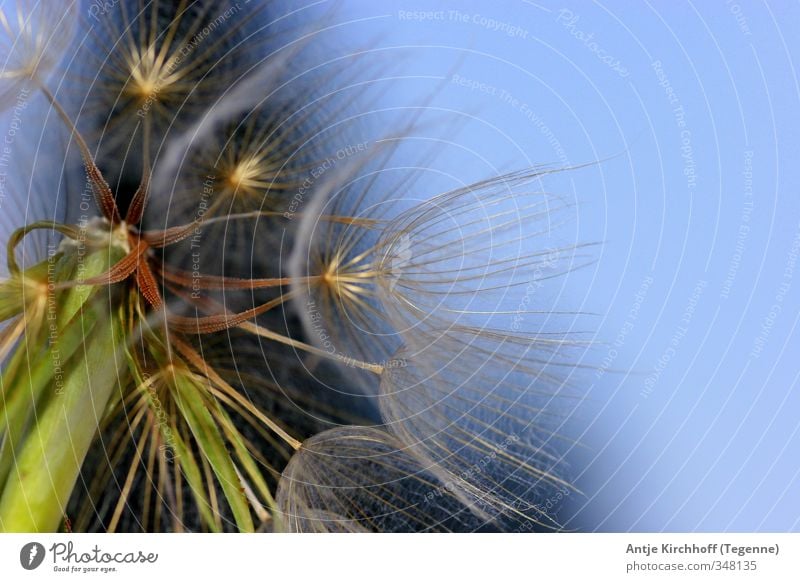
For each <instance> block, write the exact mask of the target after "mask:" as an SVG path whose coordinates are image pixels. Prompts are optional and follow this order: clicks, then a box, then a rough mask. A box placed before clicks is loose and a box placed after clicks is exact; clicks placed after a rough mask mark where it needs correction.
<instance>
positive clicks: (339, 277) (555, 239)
mask: <svg viewBox="0 0 800 582" xmlns="http://www.w3.org/2000/svg"><path fill="white" fill-rule="evenodd" d="M61 4H62V3H60V2H54V1H50V0H39V1H35V0H29V1H25V0H19V1H16V2H5V3H4V4H3V6H2V9H1V10H2V12H0V29H2V30H1V32H2V52H0V62H2V63H3V73H2V76H1V77H0V83H1V84H0V96H1V97H0V106H2V107H3V108H5V109H6V111H7V112H8V111H9V110H10V108H14V107H15V106H16V108H15V109H13V110H12V111H14V112H15V113H13V115H17V113H16V110H17V109H19V110H20V111H22V110H23V109H24V110H26V111H27V112H28V113H32V112H37V115H36V118H37V119H39V123H40V124H41V125H40V130H41V132H42V136H44V135H45V134H46V135H47V136H49V137H48V138H47V139H45V138H43V137H42V138H40V136H38V135H35V133H34V132H33V131H32V130H31V129H30V126H26V127H28V129H27V130H26V132H25V133H24V134H22V133H20V135H18V136H17V138H16V139H17V140H18V141H20V142H22V141H24V140H25V139H29V140H31V142H32V144H33V145H34V146H35V148H34V152H33V153H28V152H26V150H25V149H24V145H25V144H23V143H20V144H19V146H16V147H15V148H14V153H15V155H16V156H17V157H18V158H20V159H24V161H25V163H19V164H18V165H17V168H16V171H17V178H16V180H15V181H14V182H13V183H12V182H9V183H8V185H7V187H6V190H8V193H7V196H8V197H14V199H15V200H16V202H14V203H13V204H16V205H17V206H16V208H17V210H16V211H14V210H13V208H12V209H9V210H8V211H6V210H5V209H3V210H2V212H3V214H2V218H0V221H1V223H2V224H1V226H2V229H0V232H2V234H3V238H4V242H6V244H7V249H8V252H7V271H6V272H4V273H2V274H3V278H2V280H0V321H2V325H3V327H2V328H0V361H2V376H0V382H1V384H0V391H1V393H2V399H1V400H0V530H3V531H56V530H59V529H64V530H68V531H94V530H100V531H213V532H218V531H240V532H253V531H496V530H514V529H520V528H531V527H534V528H540V529H545V530H546V529H553V530H555V529H559V523H558V520H557V519H556V517H555V516H554V515H552V514H551V513H549V512H548V511H547V510H545V509H543V505H542V503H543V501H544V500H547V499H548V497H550V496H552V492H553V491H557V490H567V489H572V486H571V485H570V483H569V478H568V475H567V474H566V471H565V470H564V468H563V467H562V465H563V462H562V455H561V451H562V449H563V446H564V442H563V440H562V439H561V437H560V436H559V428H560V426H561V422H562V419H563V416H564V412H565V411H566V410H568V409H569V406H570V403H571V402H572V401H573V399H575V398H578V397H580V392H579V390H578V389H577V387H576V386H575V381H574V380H571V370H572V366H571V362H572V361H573V359H572V357H573V353H574V352H576V351H577V350H580V349H583V347H584V343H583V341H582V335H581V334H580V333H579V332H577V331H575V330H574V325H573V323H572V320H573V318H574V316H575V313H573V312H569V311H564V312H562V311H558V310H556V309H554V308H553V306H552V305H551V304H549V303H548V296H547V294H546V293H545V292H544V288H545V287H546V286H547V285H548V284H550V283H552V284H553V285H554V286H555V291H556V292H557V291H558V285H559V281H561V280H562V278H561V277H560V276H561V275H563V274H564V273H565V272H568V271H570V270H572V269H576V268H579V267H580V266H582V265H584V264H586V263H587V262H588V261H590V260H591V256H590V254H589V253H588V251H587V248H588V246H587V245H582V244H578V243H576V242H575V241H574V240H572V239H571V237H570V235H569V232H568V226H569V224H570V218H571V217H570V209H571V204H569V203H568V202H567V201H565V200H563V199H561V198H559V197H558V196H555V195H551V194H547V193H544V192H543V191H542V184H543V183H544V181H546V178H547V175H548V174H549V173H551V172H552V171H555V170H553V169H547V168H536V169H532V170H528V171H521V172H514V173H509V174H505V175H501V176H496V177H492V178H489V179H487V180H485V181H483V182H480V183H477V184H471V185H463V186H462V187H459V188H456V189H454V190H449V191H447V192H444V193H441V194H425V195H420V194H418V193H416V192H417V184H418V183H419V184H422V183H424V181H423V180H422V176H421V173H423V172H424V161H425V160H426V159H427V158H426V157H425V156H424V155H420V158H421V159H422V162H423V163H421V164H420V167H421V168H423V171H422V172H420V171H419V169H414V168H410V169H409V168H407V167H403V165H402V164H399V163H398V164H397V165H396V166H395V167H390V166H391V163H392V160H395V159H400V155H401V153H402V151H403V147H404V145H405V144H408V143H411V144H412V145H413V137H414V132H415V131H417V130H418V129H420V128H421V127H422V126H423V125H424V124H423V123H421V122H418V120H417V119H416V118H415V117H414V115H413V114H412V115H411V116H410V117H411V118H410V119H408V118H404V119H401V120H399V121H398V120H396V119H392V120H391V121H392V123H393V124H394V125H393V126H394V127H395V128H396V131H395V132H391V131H386V130H385V126H384V127H383V128H380V129H379V130H377V131H378V139H374V138H373V139H363V140H362V139H361V138H362V136H363V135H364V134H366V133H370V132H372V131H376V130H374V129H373V128H371V127H370V126H369V125H370V122H369V120H368V116H366V115H361V114H360V113H359V111H358V107H359V105H360V101H359V100H358V99H355V98H354V95H358V94H360V93H362V92H364V88H363V84H362V83H360V81H359V77H358V74H357V72H353V71H358V69H359V67H367V66H368V65H367V61H366V60H365V59H360V58H355V57H353V58H347V59H345V58H330V59H328V60H324V59H323V61H322V63H321V64H319V65H314V63H315V62H316V61H315V60H314V59H316V58H317V54H316V53H315V51H316V44H315V43H324V42H327V41H325V40H324V35H323V33H324V31H325V23H324V22H323V23H321V24H319V27H318V28H314V29H312V31H311V32H309V30H308V28H307V25H306V27H305V28H304V26H301V25H300V24H298V21H297V20H296V18H298V16H297V15H295V14H294V13H293V12H289V13H287V14H281V13H280V12H279V11H278V9H277V8H273V7H272V6H270V5H268V3H265V2H252V3H248V4H247V6H246V7H245V6H244V5H241V6H240V4H238V3H230V4H229V3H226V2H212V1H210V0H209V1H205V0H203V1H195V2H189V1H181V2H176V3H162V2H159V1H157V0H152V1H145V0H121V1H120V2H118V3H117V4H116V5H115V6H113V7H110V8H109V9H108V10H106V11H104V12H103V13H102V14H99V13H97V11H92V10H91V8H87V6H86V5H85V4H86V3H81V2H68V3H67V7H66V9H63V8H62V6H61ZM56 5H58V8H57V7H56ZM56 15H57V17H56ZM81 15H83V16H81ZM298 31H299V32H298ZM320 31H322V32H320ZM317 34H319V35H320V36H319V37H318V36H316V35H317ZM67 46H71V47H75V48H74V50H73V51H72V52H70V50H67V48H66V47H67ZM323 52H324V51H323ZM65 54H66V56H64V55H65ZM73 54H74V55H76V56H75V57H74V58H71V57H72V55H73ZM82 55H83V56H82ZM307 62H308V63H310V64H308V65H306V63H307ZM375 99H377V97H376V98H375ZM364 101H366V102H369V103H372V101H370V97H369V96H368V97H367V98H365V99H364ZM20 103H22V105H20ZM364 105H365V106H366V103H364ZM26 119H27V117H26ZM420 131H421V129H420ZM34 138H35V139H34ZM353 144H357V145H353ZM365 144H368V145H365ZM74 149H77V156H76V155H75V152H74ZM40 154H42V155H43V154H53V155H55V157H56V158H57V159H60V165H59V164H54V165H50V164H42V163H41V161H39V160H40V158H39V157H38V156H39V155H40ZM42 159H43V158H42ZM81 172H85V178H84V179H80V174H81ZM44 173H50V174H51V175H52V179H50V178H48V179H46V180H45V176H44ZM40 176H41V177H40ZM76 176H78V177H77V178H76ZM37 180H44V182H45V183H46V184H47V186H46V187H47V188H52V189H51V190H47V191H45V192H44V198H42V193H41V192H40V187H39V182H37ZM12 186H13V189H12ZM412 193H413V194H412ZM48 196H49V197H48ZM26 198H27V199H28V200H29V201H30V202H26V201H25V199H26ZM42 200H44V202H42ZM90 202H91V205H90V204H89V203H90ZM37 205H42V206H37ZM520 322H521V324H520ZM531 524H533V525H531Z"/></svg>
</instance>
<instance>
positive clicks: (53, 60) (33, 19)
mask: <svg viewBox="0 0 800 582" xmlns="http://www.w3.org/2000/svg"><path fill="white" fill-rule="evenodd" d="M76 22H77V1H76V0H64V1H63V2H59V1H57V0H11V1H7V2H4V3H3V5H2V6H0V66H1V67H2V71H0V109H5V108H7V107H10V106H11V105H12V104H13V103H14V102H15V101H16V100H17V98H18V97H19V93H20V91H22V90H24V89H25V88H26V86H28V85H29V84H30V83H33V85H34V87H35V86H36V85H37V84H39V83H42V82H44V81H45V80H46V78H47V76H48V75H49V74H50V73H51V72H52V71H53V69H54V68H55V67H56V66H57V65H58V63H59V62H60V61H61V59H62V58H63V56H64V52H65V50H66V48H67V46H69V44H70V42H71V40H72V37H73V34H74V32H75V25H76Z"/></svg>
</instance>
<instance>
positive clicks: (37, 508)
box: [0, 315, 123, 532]
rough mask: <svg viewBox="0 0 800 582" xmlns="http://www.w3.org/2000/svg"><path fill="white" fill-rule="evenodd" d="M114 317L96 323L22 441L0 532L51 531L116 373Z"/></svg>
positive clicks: (1, 507)
mask: <svg viewBox="0 0 800 582" xmlns="http://www.w3.org/2000/svg"><path fill="white" fill-rule="evenodd" d="M119 341H120V324H119V321H118V320H117V317H116V315H112V316H111V317H110V318H109V319H108V320H107V321H102V322H99V323H98V325H96V327H95V330H94V333H93V334H92V336H91V338H90V339H89V340H88V342H87V343H86V347H85V351H84V353H82V354H78V355H77V356H76V360H74V361H73V363H72V364H73V365H72V366H71V369H70V371H69V373H68V375H67V376H66V380H65V382H64V386H63V392H62V394H60V395H54V396H53V398H52V399H51V400H50V401H49V402H48V403H47V405H46V406H45V409H44V410H43V411H42V413H41V415H40V416H39V417H38V419H37V423H36V426H35V427H34V428H33V429H32V431H31V433H30V434H29V435H28V436H27V438H26V439H25V442H24V444H23V446H22V447H21V450H20V453H19V456H18V457H17V459H16V463H15V467H14V470H12V472H11V474H10V475H9V478H8V482H7V483H6V486H5V488H4V490H3V494H2V497H0V531H6V532H49V531H55V530H56V529H57V528H58V525H59V523H60V522H61V520H62V518H63V517H64V512H65V508H66V504H67V501H68V500H69V497H70V494H71V493H72V489H73V487H74V485H75V481H76V480H77V478H78V473H79V471H80V468H81V465H82V464H83V460H84V458H85V457H86V454H87V452H88V451H89V446H90V445H91V443H92V441H93V439H94V437H95V435H96V433H97V427H98V424H99V423H100V420H101V419H102V416H103V413H104V411H105V408H106V404H107V403H108V400H109V398H110V396H111V393H112V391H113V389H114V387H115V386H117V385H118V381H119V378H118V376H119V374H120V372H121V370H122V363H123V362H122V358H121V357H120V355H119V354H118V349H117V348H118V346H119Z"/></svg>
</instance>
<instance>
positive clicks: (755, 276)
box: [336, 0, 800, 531]
mask: <svg viewBox="0 0 800 582" xmlns="http://www.w3.org/2000/svg"><path fill="white" fill-rule="evenodd" d="M336 21H337V22H338V23H340V26H339V28H338V34H340V35H341V38H342V39H343V41H344V42H348V43H352V44H353V45H354V46H355V45H357V44H358V43H359V42H363V41H364V40H365V39H366V40H368V41H369V46H370V47H371V50H373V51H375V52H376V53H377V54H380V56H381V59H385V60H384V61H383V62H385V63H391V64H392V66H391V67H386V69H385V70H386V72H385V74H386V75H393V76H397V77H398V79H397V80H396V81H394V82H393V83H392V90H391V91H389V92H387V93H386V94H385V95H384V96H383V97H382V100H383V101H382V103H383V104H384V105H386V106H402V105H403V104H406V105H407V104H413V103H420V102H422V101H423V100H425V102H426V105H427V106H428V107H430V108H431V109H432V110H433V111H435V112H438V113H441V114H442V116H443V118H446V117H447V116H450V117H456V118H459V119H461V120H462V121H464V123H463V124H462V125H461V126H460V129H459V130H458V131H457V132H450V130H449V127H450V126H448V125H446V124H444V123H443V127H442V134H446V135H447V136H448V137H449V138H450V139H451V141H450V142H449V143H448V145H446V147H444V148H443V151H442V155H441V156H440V157H439V159H438V160H437V161H436V164H437V169H438V170H439V171H441V172H442V175H443V176H446V178H445V179H444V180H443V182H445V183H446V182H448V181H451V182H453V183H458V182H459V181H463V182H469V181H471V180H475V179H480V178H484V177H486V176H488V175H492V174H494V173H498V172H500V171H504V170H509V169H518V168H522V167H527V166H532V165H536V164H542V163H546V164H550V165H554V166H563V165H579V164H584V163H588V162H596V161H598V160H600V161H601V162H600V163H597V164H593V165H590V166H589V167H585V168H583V169H577V170H572V171H569V172H564V173H559V174H554V175H552V176H549V177H548V178H547V179H546V181H545V182H543V186H544V187H546V188H547V190H548V191H552V192H554V193H558V194H559V195H562V196H565V197H566V198H568V199H571V200H574V201H575V202H577V204H578V206H577V208H578V210H577V216H576V220H575V224H574V227H575V228H574V233H573V234H574V236H575V237H576V240H580V241H584V242H591V241H601V242H602V243H603V244H602V245H601V246H599V247H598V248H597V249H596V250H595V255H596V261H595V262H594V264H593V265H592V266H591V267H590V268H587V269H582V270H580V271H577V272H575V273H572V274H571V275H570V276H569V277H567V278H566V279H565V282H564V287H563V292H562V293H560V294H559V295H558V297H557V298H556V299H555V300H554V301H555V302H557V303H560V302H562V301H563V305H568V306H570V307H571V308H574V309H579V310H583V311H591V312H594V313H598V314H599V315H598V316H596V317H593V318H591V319H589V320H588V321H589V323H590V324H591V326H592V330H593V332H594V334H595V335H594V338H595V341H596V342H597V345H596V346H595V348H594V349H593V350H591V351H590V353H589V354H588V355H587V356H586V362H587V363H591V364H593V365H594V366H597V367H598V370H596V371H590V372H588V373H586V374H585V375H584V376H583V377H582V379H581V382H582V388H583V390H584V393H585V395H586V401H585V403H584V404H583V405H581V406H580V407H578V408H577V409H576V410H574V411H573V413H572V414H571V416H570V418H569V428H568V430H569V431H570V432H571V434H572V435H573V436H575V437H577V438H578V440H579V442H580V443H581V447H575V448H574V449H573V450H572V451H571V452H570V462H571V466H572V472H573V476H574V478H575V480H576V483H577V485H578V486H579V487H580V488H581V490H582V491H583V492H584V496H581V497H579V496H573V497H571V498H570V502H569V504H568V506H567V507H565V508H564V510H563V511H562V513H561V517H562V519H564V520H565V521H567V525H568V526H570V527H574V528H577V529H582V530H594V529H599V530H614V531H627V530H645V531H676V530H678V531H693V530H701V531H722V530H724V531H749V530H768V531H784V530H794V531H796V530H799V529H800V464H799V463H798V458H800V454H799V453H800V430H799V429H800V415H798V413H797V411H798V410H800V390H799V389H798V373H799V372H800V366H798V353H800V341H799V339H798V338H799V337H800V335H799V334H798V328H797V324H798V314H799V313H800V310H799V309H798V307H799V306H800V293H798V290H800V266H799V265H798V264H797V257H798V255H800V196H799V194H800V188H798V185H800V164H798V159H799V158H798V154H799V153H800V148H799V147H798V144H799V143H800V138H798V131H797V128H798V127H800V102H799V101H800V84H799V83H798V74H797V70H796V62H797V61H798V58H799V57H800V44H799V43H798V40H797V35H796V31H797V30H798V26H800V5H798V4H796V3H789V2H771V3H761V2H744V1H740V2H726V1H723V0H720V1H719V2H713V3H712V2H702V3H700V2H697V3H687V2H674V3H673V2H669V3H666V2H658V3H654V2H641V3H629V2H606V3H589V2H563V3H533V2H524V1H515V2H503V3H489V2H459V3H457V4H456V3H444V2H435V1H432V0H420V1H417V2H411V1H401V2H395V1H390V2H380V3H367V2H350V3H345V4H344V5H343V6H342V13H341V14H340V15H339V16H338V17H337V19H336ZM548 307H549V306H548ZM585 323H586V322H584V324H585Z"/></svg>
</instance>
